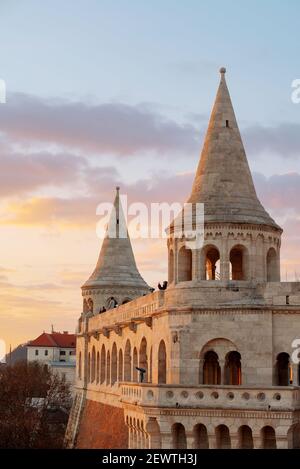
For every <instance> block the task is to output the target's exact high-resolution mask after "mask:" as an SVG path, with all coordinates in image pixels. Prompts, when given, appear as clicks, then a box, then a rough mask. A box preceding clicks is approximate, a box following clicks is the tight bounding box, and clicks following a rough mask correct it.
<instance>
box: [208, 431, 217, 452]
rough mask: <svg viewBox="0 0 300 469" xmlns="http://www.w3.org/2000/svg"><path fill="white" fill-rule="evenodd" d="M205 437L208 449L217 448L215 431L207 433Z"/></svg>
mask: <svg viewBox="0 0 300 469" xmlns="http://www.w3.org/2000/svg"><path fill="white" fill-rule="evenodd" d="M207 437H208V447H209V449H217V448H218V445H217V437H216V433H215V432H213V433H208V434H207Z"/></svg>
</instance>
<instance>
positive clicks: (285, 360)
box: [276, 352, 292, 386]
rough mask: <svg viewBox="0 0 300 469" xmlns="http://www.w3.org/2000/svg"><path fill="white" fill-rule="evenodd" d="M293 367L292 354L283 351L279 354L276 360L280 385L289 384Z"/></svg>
mask: <svg viewBox="0 0 300 469" xmlns="http://www.w3.org/2000/svg"><path fill="white" fill-rule="evenodd" d="M291 375H292V369H291V364H290V356H289V354H288V353H285V352H282V353H279V355H277V361H276V377H277V385H278V386H288V385H289V384H290V382H291V381H292V376H291Z"/></svg>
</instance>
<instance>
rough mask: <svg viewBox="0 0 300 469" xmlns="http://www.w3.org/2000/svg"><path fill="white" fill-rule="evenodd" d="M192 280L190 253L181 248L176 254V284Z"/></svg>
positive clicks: (183, 247) (189, 250) (188, 250)
mask: <svg viewBox="0 0 300 469" xmlns="http://www.w3.org/2000/svg"><path fill="white" fill-rule="evenodd" d="M190 280H192V251H191V249H187V248H186V247H185V246H182V247H181V248H180V249H179V252H178V282H189V281H190Z"/></svg>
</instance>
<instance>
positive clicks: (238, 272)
mask: <svg viewBox="0 0 300 469" xmlns="http://www.w3.org/2000/svg"><path fill="white" fill-rule="evenodd" d="M229 260H230V266H231V274H230V279H231V280H249V252H248V249H247V248H246V246H243V245H242V244H237V245H235V246H233V247H232V249H231V250H230V254H229Z"/></svg>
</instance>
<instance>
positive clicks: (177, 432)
mask: <svg viewBox="0 0 300 469" xmlns="http://www.w3.org/2000/svg"><path fill="white" fill-rule="evenodd" d="M171 432H172V447H173V449H186V448H187V445H186V434H185V428H184V426H183V425H182V423H174V424H173V425H172V429H171Z"/></svg>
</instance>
